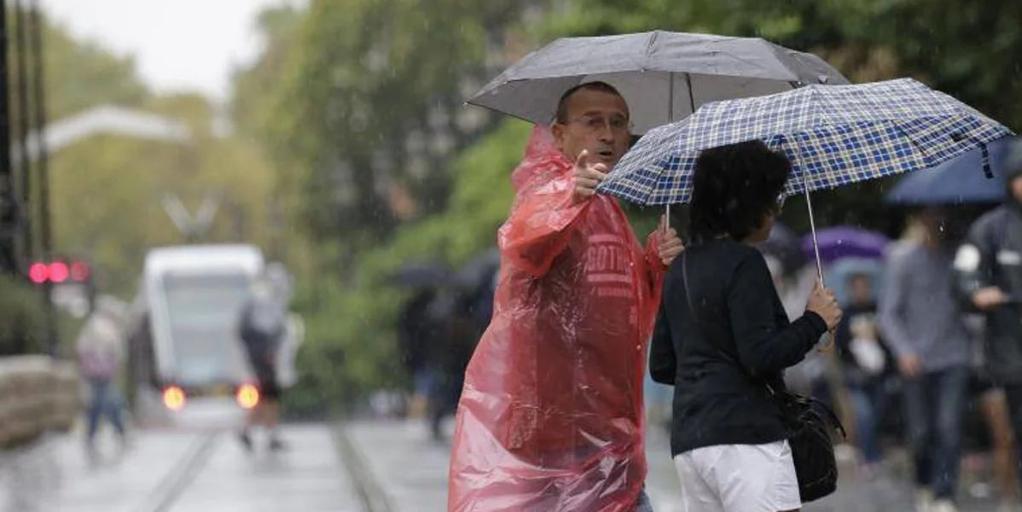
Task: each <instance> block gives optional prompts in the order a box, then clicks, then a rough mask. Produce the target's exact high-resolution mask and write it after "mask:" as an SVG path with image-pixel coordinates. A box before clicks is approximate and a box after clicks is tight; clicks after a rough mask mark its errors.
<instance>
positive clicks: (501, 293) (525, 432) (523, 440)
mask: <svg viewBox="0 0 1022 512" xmlns="http://www.w3.org/2000/svg"><path fill="white" fill-rule="evenodd" d="M512 181H513V183H514V186H515V189H516V194H517V195H516V198H515V203H514V206H513V207H512V209H511V216H510V218H509V219H508V220H507V222H506V223H505V224H504V225H503V227H501V229H500V232H499V237H498V238H499V245H500V251H501V272H500V281H499V284H498V286H497V291H496V298H495V300H494V313H493V318H492V319H491V321H490V325H489V328H488V329H487V330H486V333H485V334H483V337H482V339H481V340H480V342H479V346H478V348H477V349H476V351H475V354H474V355H473V357H472V361H471V362H470V363H469V366H468V369H467V370H466V375H465V387H464V391H463V393H462V396H461V402H460V403H459V406H458V415H457V426H456V429H455V434H454V440H453V451H452V455H451V468H450V487H449V495H448V511H450V512H495V511H544V512H545V511H586V512H597V511H607V512H617V511H622V512H624V511H627V512H631V511H632V510H634V508H635V505H636V501H637V500H638V497H639V493H640V492H641V490H642V485H643V481H644V479H645V477H646V458H645V453H644V448H643V439H644V430H643V429H644V423H645V421H644V415H643V403H642V383H643V373H644V371H645V360H646V349H647V343H648V340H649V336H650V334H651V332H652V328H653V321H654V316H655V314H656V310H657V306H658V302H659V296H660V286H661V281H662V277H663V266H662V264H661V262H660V260H659V259H658V258H657V256H656V254H657V253H656V245H655V240H653V238H654V237H653V236H651V240H650V243H649V244H648V245H647V250H646V251H645V252H644V251H643V249H642V248H641V247H640V246H639V243H638V241H637V240H636V238H635V235H634V234H633V233H632V229H631V226H630V225H629V223H628V219H627V218H626V217H625V214H624V212H623V211H622V210H621V208H620V206H618V204H617V202H616V200H614V199H613V198H611V197H608V196H603V195H596V196H595V197H593V198H592V199H591V200H588V201H585V202H583V203H581V204H577V205H576V204H573V202H572V192H573V189H574V184H573V181H572V162H570V161H568V160H567V159H566V158H565V157H564V156H563V155H562V154H561V152H560V151H558V149H557V148H556V147H555V146H554V143H553V140H552V137H551V136H550V133H549V131H548V130H547V129H546V128H537V129H535V130H534V131H533V134H532V137H531V139H530V140H529V145H528V148H527V149H526V153H525V158H524V159H523V161H522V162H521V164H519V166H518V168H517V169H516V170H515V172H514V174H513V175H512Z"/></svg>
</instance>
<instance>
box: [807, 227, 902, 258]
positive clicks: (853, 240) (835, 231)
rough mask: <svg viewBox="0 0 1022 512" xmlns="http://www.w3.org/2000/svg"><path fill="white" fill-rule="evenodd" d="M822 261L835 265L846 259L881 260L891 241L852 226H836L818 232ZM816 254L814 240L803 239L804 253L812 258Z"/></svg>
mask: <svg viewBox="0 0 1022 512" xmlns="http://www.w3.org/2000/svg"><path fill="white" fill-rule="evenodd" d="M816 234H817V242H818V244H819V248H820V259H822V260H823V262H824V263H828V264H829V263H833V262H835V261H838V260H841V259H845V258H861V259H881V258H883V257H884V251H886V249H887V244H889V243H890V239H889V238H887V237H886V236H884V235H882V234H880V233H877V232H875V231H869V230H866V229H862V228H856V227H852V226H835V227H832V228H827V229H821V230H820V231H817V232H816ZM814 252H815V250H814V247H813V238H812V236H810V235H806V236H804V237H802V253H803V254H805V256H806V257H807V258H812V256H813V253H814Z"/></svg>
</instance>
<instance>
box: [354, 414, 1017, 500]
mask: <svg viewBox="0 0 1022 512" xmlns="http://www.w3.org/2000/svg"><path fill="white" fill-rule="evenodd" d="M344 432H345V437H347V438H348V439H349V440H350V441H351V444H352V446H354V447H356V448H357V449H358V451H359V452H360V457H361V458H362V459H364V460H365V462H366V464H365V466H364V468H363V471H365V472H366V473H368V474H366V475H363V476H362V477H361V478H362V480H364V481H368V482H371V483H370V486H369V487H370V488H371V489H372V490H373V492H378V493H381V494H382V495H381V496H377V497H376V498H375V500H376V501H377V502H378V503H383V504H384V506H385V507H386V508H380V509H379V510H386V511H388V512H420V511H434V510H436V511H442V510H445V506H446V492H445V491H446V472H447V460H448V450H449V449H450V447H449V445H448V444H446V443H435V442H433V441H430V440H429V438H428V434H427V430H426V428H425V426H423V425H421V424H419V423H412V422H402V421H394V422H354V423H349V424H348V425H347V426H346V428H345V430H344ZM647 447H648V450H647V453H648V460H649V475H648V476H647V480H646V486H647V492H648V493H649V495H650V499H651V500H652V502H653V508H654V510H656V512H680V511H681V507H680V506H679V505H678V496H679V493H680V489H679V484H678V481H677V477H676V476H675V472H674V467H673V464H672V462H671V460H670V456H669V454H670V449H669V446H668V439H667V436H666V433H665V432H664V431H663V430H658V429H652V430H651V431H650V434H649V436H648V439H647ZM892 459H893V460H891V461H890V463H889V464H888V466H889V468H888V469H886V470H885V471H886V473H884V476H879V475H878V477H876V478H873V479H871V480H866V479H863V478H861V477H860V475H858V474H857V472H856V471H855V469H854V468H852V467H847V466H848V465H847V464H846V465H845V466H846V467H843V468H842V481H841V483H840V485H839V488H838V492H837V493H836V494H835V495H833V496H830V497H827V498H825V499H822V500H819V501H818V502H815V503H811V504H809V505H806V506H805V507H803V509H802V510H803V511H805V512H911V511H912V510H913V498H914V494H913V490H912V487H911V486H910V485H909V483H908V482H907V481H906V480H905V479H904V476H903V475H907V474H908V466H907V461H906V460H904V454H895V455H894V456H893V457H892ZM962 494H963V498H962V503H961V506H960V510H961V511H962V512H995V511H997V510H998V509H997V507H996V506H995V503H994V502H992V501H991V500H989V499H987V500H981V499H976V498H971V497H968V496H967V494H968V493H966V492H964V490H963V493H962Z"/></svg>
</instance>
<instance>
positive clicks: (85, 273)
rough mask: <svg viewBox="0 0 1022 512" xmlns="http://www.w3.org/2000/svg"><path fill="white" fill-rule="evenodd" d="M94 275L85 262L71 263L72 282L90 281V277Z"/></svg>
mask: <svg viewBox="0 0 1022 512" xmlns="http://www.w3.org/2000/svg"><path fill="white" fill-rule="evenodd" d="M91 273H92V269H90V268H89V264H88V263H85V262H84V261H75V262H72V263H71V280H72V281H75V282H79V283H81V282H83V281H88V280H89V275H90V274H91Z"/></svg>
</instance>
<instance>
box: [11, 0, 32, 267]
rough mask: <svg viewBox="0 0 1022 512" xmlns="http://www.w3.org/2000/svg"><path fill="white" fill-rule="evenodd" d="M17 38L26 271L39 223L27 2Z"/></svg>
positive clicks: (18, 15)
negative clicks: (31, 143) (34, 183)
mask: <svg viewBox="0 0 1022 512" xmlns="http://www.w3.org/2000/svg"><path fill="white" fill-rule="evenodd" d="M13 7H14V13H15V17H14V26H15V31H14V38H15V39H16V41H17V43H16V45H15V50H14V53H15V56H16V58H17V60H16V61H15V66H17V68H16V69H17V75H18V80H17V81H16V82H15V87H16V90H17V92H16V93H15V97H17V98H18V102H17V105H18V111H17V116H18V117H17V120H18V131H17V132H16V133H17V135H16V137H17V138H16V140H17V141H18V144H17V148H18V152H17V154H18V158H17V159H15V161H16V162H17V163H18V166H17V171H18V172H17V174H18V176H19V177H20V181H21V205H20V206H21V208H20V209H19V213H20V215H18V220H19V221H20V231H21V236H20V237H19V242H20V244H19V245H20V246H21V247H20V248H17V247H16V249H15V250H16V251H17V255H18V262H19V264H18V267H19V269H21V270H22V271H24V269H25V268H27V266H28V264H27V263H26V262H29V261H32V257H33V256H34V253H35V246H34V244H33V240H32V239H33V237H32V222H33V221H34V220H35V219H34V218H35V216H34V215H33V214H32V210H33V206H34V204H35V201H34V200H33V199H32V179H33V177H32V157H31V156H30V153H29V150H30V149H29V147H28V135H29V133H30V132H31V131H32V130H31V124H30V123H31V121H32V116H33V112H32V111H31V110H30V107H29V99H30V98H29V93H28V80H29V71H28V60H27V59H28V39H27V37H28V35H27V31H28V18H27V16H25V10H26V8H25V0H14V6H13Z"/></svg>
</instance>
